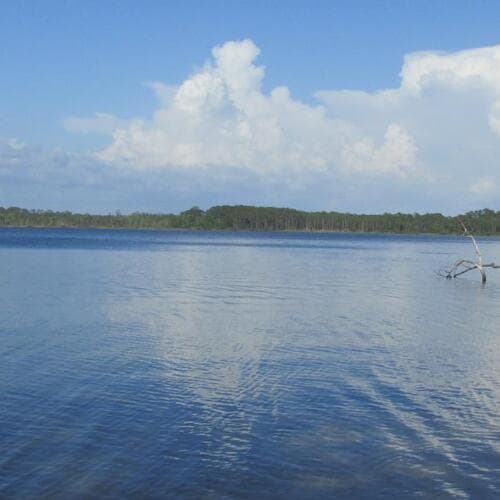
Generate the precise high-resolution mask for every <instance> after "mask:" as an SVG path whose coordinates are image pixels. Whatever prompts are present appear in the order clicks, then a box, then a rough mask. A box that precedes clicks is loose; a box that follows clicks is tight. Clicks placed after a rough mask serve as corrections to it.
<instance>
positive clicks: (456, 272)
mask: <svg viewBox="0 0 500 500" xmlns="http://www.w3.org/2000/svg"><path fill="white" fill-rule="evenodd" d="M459 223H460V225H461V226H462V228H463V230H464V235H465V236H466V237H467V238H470V239H471V241H472V245H473V246H474V252H475V253H476V256H477V262H474V261H472V260H468V259H459V260H457V261H456V262H455V263H454V264H453V265H452V266H450V267H449V268H445V269H442V270H440V271H438V272H437V274H438V276H441V277H443V278H447V279H451V278H458V277H459V276H462V274H465V273H468V272H469V271H473V270H474V269H477V270H478V271H479V273H480V274H481V281H482V283H486V271H485V270H484V268H486V267H489V268H492V269H500V265H496V264H495V263H494V262H490V263H489V264H483V256H482V254H481V249H480V248H479V244H478V242H477V241H476V238H475V237H474V235H473V234H472V233H471V232H470V231H469V230H468V229H467V226H466V225H465V224H464V223H463V222H462V221H461V220H459Z"/></svg>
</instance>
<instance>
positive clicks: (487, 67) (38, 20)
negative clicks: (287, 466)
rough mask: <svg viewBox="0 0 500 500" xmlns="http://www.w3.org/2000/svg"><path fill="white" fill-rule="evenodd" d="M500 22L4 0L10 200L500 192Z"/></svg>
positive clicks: (295, 199) (204, 202) (360, 11)
mask: <svg viewBox="0 0 500 500" xmlns="http://www.w3.org/2000/svg"><path fill="white" fill-rule="evenodd" d="M499 24H500V4H499V3H498V2H481V1H474V2H472V1H470V2H460V1H454V2H449V1H447V2H443V1H441V2H439V1H432V2H430V1H428V2H427V1H418V2H416V1H411V2H405V1H400V2H394V1H391V2H383V1H378V2H368V1H364V2H361V1H358V2H356V1H350V2H347V1H345V2H333V1H328V2H321V1H316V2H305V1H302V2H298V1H286V2H285V1H281V2H278V1H246V2H243V1H240V2H237V1H236V2H221V1H210V2H204V1H197V2H192V1H191V2H190V1H183V2H178V3H175V2H160V1H145V2H131V1H116V2H114V1H105V2H102V1H85V2H77V1H65V2H63V1H47V2H33V1H31V2H21V1H19V2H4V3H3V4H2V5H1V6H0V68H1V69H0V71H1V73H0V74H1V77H0V205H4V206H5V205H22V206H27V207H30V208H55V209H66V208H67V209H71V210H85V211H93V212H102V211H104V212H106V211H114V210H116V209H121V210H123V211H131V210H153V211H177V210H182V209H185V208H188V207H189V206H191V205H201V206H209V205H212V204H216V203H217V204H218V203H239V202H242V203H252V204H266V205H287V206H294V207H297V208H304V209H326V210H330V209H337V210H350V211H356V212H358V211H364V212H378V211H385V210H396V211H399V210H400V211H419V212H424V211H444V212H448V213H455V212H458V211H462V210H468V209H474V208H479V207H484V206H491V207H493V208H498V202H499V201H500V196H499V191H498V190H499V189H500V178H499V174H498V172H499V168H498V164H497V160H496V158H497V157H498V156H497V154H498V153H500V104H499V105H498V106H497V103H498V102H500V82H498V85H497V76H500V63H499V62H498V61H499V60H500V55H499V54H500V49H496V44H498V43H499V37H500V35H498V33H500V31H499V27H500V26H499ZM217 47H218V49H217ZM488 47H490V49H488ZM214 48H215V52H213V49H214ZM470 49H478V51H475V52H474V51H471V50H470ZM422 51H425V53H424V54H422ZM497 52H498V54H497ZM415 53H419V55H417V56H415V57H412V56H409V58H408V57H407V56H408V55H410V54H415ZM405 56H406V57H407V60H410V63H409V64H407V65H406V66H403V65H404V64H406V63H404V61H405ZM497 56H498V57H497ZM436 57H437V59H436ZM497 66H498V68H497ZM405 68H406V69H405ZM405 75H406V77H405ZM402 77H403V78H402ZM405 82H406V83H405ZM284 87H286V89H287V90H286V92H285V91H284V90H283V89H284ZM276 88H278V91H276V92H274V93H273V89H276ZM193 89H194V90H193ZM242 89H244V91H243V90H242ZM390 89H392V90H393V92H392V93H391V92H390V91H389V90H390ZM321 91H324V92H321ZM339 91H348V92H344V93H342V92H339ZM356 91H357V93H356ZM193 92H195V94H196V95H195V94H193ZM200 93H201V94H200ZM497 94H498V95H497ZM200 95H201V97H200ZM200 99H202V100H203V102H201V101H200ZM96 113H97V115H96ZM444 186H446V188H445V189H443V187H444Z"/></svg>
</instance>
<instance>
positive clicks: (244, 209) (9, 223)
mask: <svg viewBox="0 0 500 500" xmlns="http://www.w3.org/2000/svg"><path fill="white" fill-rule="evenodd" d="M460 221H463V222H464V223H465V224H466V226H467V227H468V228H469V230H470V231H471V232H473V233H475V234H478V235H492V236H494V235H500V211H494V210H491V209H483V210H477V211H473V212H467V213H465V214H463V215H458V216H445V215H442V214H437V213H436V214H417V213H414V214H402V213H396V214H389V213H385V214H351V213H341V212H304V211H299V210H295V209H290V208H274V207H253V206H246V205H235V206H227V205H226V206H215V207H212V208H209V209H208V210H206V211H205V210H202V209H200V208H198V207H193V208H191V209H189V210H186V211H184V212H181V213H179V214H152V213H140V212H136V213H132V214H127V215H122V214H120V213H119V212H118V213H116V214H107V215H102V214H81V213H72V212H54V211H51V210H27V209H23V208H18V207H9V208H2V207H0V227H1V228H19V229H21V228H25V229H28V228H33V229H107V230H109V229H126V230H132V229H137V230H162V231H167V230H177V231H179V230H180V231H182V230H205V231H223V232H224V231H258V232H274V231H276V232H288V233H299V232H304V233H335V234H348V233H351V234H394V235H397V234H401V235H426V234H428V235H435V234H442V235H454V234H461V233H462V229H461V226H460Z"/></svg>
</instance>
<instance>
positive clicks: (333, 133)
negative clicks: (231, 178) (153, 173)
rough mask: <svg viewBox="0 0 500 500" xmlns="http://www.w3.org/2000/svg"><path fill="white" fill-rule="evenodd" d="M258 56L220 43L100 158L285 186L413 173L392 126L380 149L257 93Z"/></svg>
mask: <svg viewBox="0 0 500 500" xmlns="http://www.w3.org/2000/svg"><path fill="white" fill-rule="evenodd" d="M258 55H259V49H258V47H257V46H256V45H255V44H254V43H253V42H252V41H251V40H243V41H231V42H227V43H225V44H223V45H221V46H218V47H215V48H214V49H213V50H212V59H211V60H210V61H208V62H207V63H206V64H205V65H204V67H203V68H202V69H201V70H199V71H198V72H196V73H195V74H194V75H192V76H191V77H190V78H188V79H187V80H185V81H184V82H182V83H181V84H180V85H179V86H177V87H172V86H167V85H164V84H161V83H158V82H155V83H152V84H150V86H151V87H152V88H153V90H154V92H155V93H156V94H157V96H158V98H159V104H160V106H159V108H158V109H157V110H156V112H155V113H154V115H153V116H152V117H151V118H149V119H143V118H138V119H136V120H132V121H131V122H129V123H127V124H121V125H117V126H115V127H114V129H113V130H110V133H111V135H112V143H111V144H110V145H109V146H108V147H106V148H105V149H104V150H102V151H100V152H99V153H98V157H99V159H101V160H104V161H106V162H108V163H112V164H118V165H128V166H130V167H133V168H137V169H144V168H172V167H174V168H175V167H183V168H196V167H229V168H232V167H234V168H242V167H243V168H247V169H250V170H252V171H254V172H257V173H259V174H262V175H266V174H271V175H273V174H276V175H283V174H285V175H287V176H289V177H292V178H293V177H294V176H295V177H297V176H299V177H300V176H304V175H310V174H314V172H332V171H335V169H340V170H343V171H350V170H353V171H356V172H361V171H368V172H370V173H382V174H384V173H390V174H404V173H405V172H406V171H407V170H408V169H410V168H411V167H412V166H414V165H415V163H416V157H417V147H416V146H415V145H414V144H413V142H412V138H411V137H410V135H409V134H408V133H407V132H406V131H405V130H404V127H403V126H401V125H400V124H398V123H397V122H394V123H391V124H388V126H387V127H386V128H385V130H384V137H382V139H381V140H380V141H379V140H378V139H376V138H373V137H371V136H368V135H363V134H361V133H360V131H359V130H357V129H356V127H353V125H352V123H349V122H348V121H347V122H346V121H344V120H339V119H335V118H332V117H331V116H329V114H328V112H327V108H326V106H325V105H324V104H322V103H319V102H318V103H317V104H316V105H310V104H305V103H303V102H300V101H298V100H296V99H293V98H292V97H291V95H290V92H289V90H288V88H286V87H277V88H275V89H274V90H272V91H271V92H270V93H269V94H265V93H264V92H263V91H262V81H263V78H264V75H265V71H264V68H263V67H262V66H258V65H257V64H256V63H255V60H256V58H257V57H258ZM113 123H114V119H112V118H111V117H109V116H108V115H104V116H103V115H96V117H94V118H90V119H85V118H83V119H76V118H73V119H72V121H71V122H69V125H70V127H72V128H73V129H76V128H78V127H80V128H82V129H84V131H85V130H87V128H89V127H91V126H92V125H93V124H95V128H96V129H99V130H101V131H102V130H103V129H104V128H107V127H108V126H109V125H112V124H113ZM110 128H112V127H110Z"/></svg>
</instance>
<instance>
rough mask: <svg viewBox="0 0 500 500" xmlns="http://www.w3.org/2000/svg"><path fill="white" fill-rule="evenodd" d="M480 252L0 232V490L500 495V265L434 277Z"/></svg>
mask: <svg viewBox="0 0 500 500" xmlns="http://www.w3.org/2000/svg"><path fill="white" fill-rule="evenodd" d="M481 245H482V248H483V253H484V254H485V258H486V259H487V260H488V261H490V260H496V261H497V262H500V240H498V239H483V240H481ZM472 255H473V254H472V247H471V244H470V242H469V241H467V240H462V239H461V238H455V237H429V236H413V237H405V236H398V237H395V236H377V235H339V234H301V233H289V234H288V233H287V234H284V233H230V232H227V233H226V232H224V233H216V232H214V233H210V232H206V233H205V232H189V231H188V232H179V231H171V232H153V231H106V230H95V231H94V230H92V231H90V230H89V231H86V230H42V229H40V230H36V229H1V230H0V311H1V314H0V390H1V394H0V396H1V404H0V445H1V446H0V449H1V454H0V497H2V498H4V497H5V498H23V499H24V498H40V497H46V498H54V499H58V498H61V499H62V498H91V497H92V498H166V497H177V498H263V497H265V498H273V497H276V498H283V497H288V498H322V497H330V498H331V497H336V498H343V497H356V498H384V497H392V498H401V497H402V496H405V497H409V498H411V497H422V496H424V497H429V496H431V497H434V498H498V497H499V496H500V416H499V408H500V309H499V306H500V272H497V274H496V275H495V271H492V272H490V274H489V281H488V283H487V284H486V286H481V283H480V280H479V277H478V276H476V275H474V274H472V273H470V274H468V275H466V276H464V277H463V279H462V278H461V279H457V280H451V281H450V280H444V279H440V278H438V277H436V276H435V274H434V273H433V271H434V270H435V269H437V268H440V267H442V266H443V265H446V264H448V263H450V262H452V261H453V260H455V259H456V258H458V257H466V256H472Z"/></svg>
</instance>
